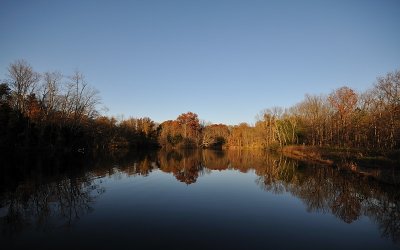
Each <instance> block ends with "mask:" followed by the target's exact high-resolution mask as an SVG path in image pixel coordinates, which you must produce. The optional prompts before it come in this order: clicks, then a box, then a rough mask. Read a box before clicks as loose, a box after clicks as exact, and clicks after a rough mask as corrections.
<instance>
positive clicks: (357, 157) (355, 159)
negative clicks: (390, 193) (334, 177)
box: [279, 145, 400, 184]
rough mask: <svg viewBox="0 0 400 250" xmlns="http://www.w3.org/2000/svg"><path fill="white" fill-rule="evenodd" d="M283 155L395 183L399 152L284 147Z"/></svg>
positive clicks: (399, 164) (398, 168)
mask: <svg viewBox="0 0 400 250" xmlns="http://www.w3.org/2000/svg"><path fill="white" fill-rule="evenodd" d="M279 151H281V152H282V153H283V155H285V156H287V157H289V158H293V159H296V160H300V161H303V162H308V163H310V162H311V163H317V164H323V165H330V166H334V167H337V168H339V169H341V170H349V171H351V172H353V173H356V174H358V175H360V176H364V177H373V178H376V179H379V180H381V181H384V182H388V183H392V184H393V183H396V184H399V181H400V176H398V175H399V170H400V151H398V150H397V151H391V152H380V151H372V150H365V149H355V148H331V147H312V146H297V145H296V146H285V147H283V148H281V149H280V150H279Z"/></svg>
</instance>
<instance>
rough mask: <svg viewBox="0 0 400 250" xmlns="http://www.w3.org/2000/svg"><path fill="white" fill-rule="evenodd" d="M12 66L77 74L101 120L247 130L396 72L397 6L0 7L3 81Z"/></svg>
mask: <svg viewBox="0 0 400 250" xmlns="http://www.w3.org/2000/svg"><path fill="white" fill-rule="evenodd" d="M17 59H25V60H27V61H28V62H29V63H30V64H31V65H32V66H33V67H34V69H35V70H37V71H39V72H43V71H48V70H58V71H61V72H62V73H64V74H71V73H72V72H73V71H74V70H76V69H79V70H81V71H82V72H83V73H84V74H85V75H86V79H87V81H88V82H89V83H90V84H91V85H92V86H94V87H95V88H97V89H98V90H99V91H100V95H101V97H102V102H103V103H104V105H105V106H107V107H108V109H109V111H108V112H107V113H106V114H107V115H118V114H120V115H124V117H125V118H127V117H130V116H133V117H143V116H148V117H150V118H152V119H153V120H155V121H157V122H160V121H164V120H168V119H175V118H176V117H177V116H178V115H179V114H181V113H183V112H187V111H192V112H195V113H197V114H198V115H199V117H200V118H201V119H204V120H206V121H211V122H215V123H219V122H222V123H227V124H236V123H239V122H242V121H244V122H249V123H254V121H255V116H256V114H257V113H259V112H260V111H261V110H263V109H264V108H268V107H272V106H283V107H289V106H292V105H294V104H296V103H298V102H300V101H301V100H302V99H303V98H304V94H306V93H310V94H320V93H329V92H331V91H332V90H334V89H336V88H338V87H341V86H343V85H347V86H349V87H351V88H353V89H355V90H359V91H362V90H366V89H368V88H370V87H372V84H373V83H374V82H375V79H376V77H377V76H379V75H384V74H386V73H387V72H390V71H393V70H396V69H400V1H398V0H394V1H387V0H376V1H367V0H360V1H350V0H332V1H323V0H318V1H250V0H243V1H234V0H227V1H218V0H210V1H204V0H196V1H194V0H193V1H190V0H181V1H172V0H169V1H167V0H160V1H152V0H147V1H144V0H143V1H111V0H110V1H82V0H78V1H72V0H67V1H57V0H55V1H54V0H48V1H34V0H32V1H28V0H25V1H22V0H12V1H7V0H6V1H5V0H1V1H0V79H2V78H6V69H7V67H8V65H9V64H10V63H11V62H14V61H15V60H17Z"/></svg>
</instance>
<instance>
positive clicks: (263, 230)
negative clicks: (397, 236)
mask: <svg viewBox="0 0 400 250" xmlns="http://www.w3.org/2000/svg"><path fill="white" fill-rule="evenodd" d="M116 176H118V177H116ZM256 178H257V176H256V175H255V173H254V171H249V172H248V173H240V172H239V171H235V170H224V171H215V170H213V171H211V173H210V174H205V175H202V176H200V177H199V178H198V179H197V182H196V183H195V184H191V185H187V184H185V183H182V182H178V181H176V179H175V178H174V176H172V175H171V174H168V173H163V172H162V171H160V170H155V171H153V172H152V173H150V174H149V175H148V176H147V177H143V176H135V177H133V176H127V175H126V174H123V173H116V174H114V175H113V176H110V177H104V178H102V181H103V183H102V185H103V186H104V187H105V189H106V190H107V191H106V193H105V194H103V195H102V196H101V197H100V198H99V199H98V200H97V202H96V205H95V207H96V209H95V212H94V213H91V214H89V215H87V216H85V217H84V218H82V220H81V221H80V226H79V232H82V233H84V232H86V231H90V232H93V231H96V230H97V229H98V228H102V230H101V232H97V233H96V234H98V235H99V236H100V235H103V236H102V237H110V235H112V237H115V239H124V238H126V237H128V236H127V235H132V238H135V235H141V234H145V233H146V232H147V233H148V234H149V235H147V236H146V237H144V238H146V239H147V238H148V239H149V240H152V241H153V242H152V243H151V244H150V243H149V244H150V245H152V244H155V245H157V246H158V245H159V244H160V246H162V243H161V242H159V243H157V242H154V241H160V240H161V241H162V240H165V241H168V240H171V239H175V240H177V241H178V242H179V241H182V242H187V244H189V243H190V244H194V246H195V245H196V244H197V243H196V241H197V240H206V239H208V240H210V239H212V240H214V241H216V242H217V243H218V242H220V241H221V239H225V240H228V241H229V243H227V244H228V245H229V246H240V247H246V246H248V247H251V248H253V247H257V246H262V245H264V244H266V246H271V247H272V246H276V247H278V246H279V247H301V246H303V247H306V246H315V247H316V248H325V249H326V248H356V247H361V246H368V247H371V248H379V247H380V248H381V247H382V246H384V247H390V246H392V243H390V242H387V241H385V240H384V239H382V238H381V237H380V234H379V231H378V229H377V228H376V225H374V224H373V223H372V222H371V221H370V220H369V219H368V218H366V217H362V218H360V219H359V220H357V221H355V222H353V223H351V224H347V223H345V222H343V221H341V220H339V219H338V218H336V217H335V216H334V215H332V214H330V213H309V212H307V211H306V206H305V205H304V204H303V203H302V202H301V201H300V200H299V199H298V198H296V197H293V196H292V195H291V194H290V193H287V192H284V193H281V194H274V193H272V192H265V191H264V190H262V189H260V188H259V186H257V185H256V184H255V179H256ZM121 203H122V204H123V206H120V205H118V206H116V204H121ZM152 236H154V238H153V237H152ZM181 237H183V239H181ZM139 238H143V235H142V236H140V237H139ZM139 238H138V239H139ZM156 238H157V239H156ZM245 242H247V243H245ZM185 244H186V243H185ZM185 244H183V245H179V244H178V245H177V246H181V247H182V246H185ZM217 245H218V244H217ZM188 246H191V245H188ZM200 246H202V244H200ZM204 246H209V245H208V243H207V244H205V245H204Z"/></svg>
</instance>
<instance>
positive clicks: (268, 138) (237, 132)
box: [0, 60, 400, 152]
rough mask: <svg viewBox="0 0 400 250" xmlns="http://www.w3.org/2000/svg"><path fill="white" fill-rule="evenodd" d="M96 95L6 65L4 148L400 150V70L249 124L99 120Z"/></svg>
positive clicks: (84, 86) (69, 79) (0, 140)
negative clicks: (365, 85)
mask: <svg viewBox="0 0 400 250" xmlns="http://www.w3.org/2000/svg"><path fill="white" fill-rule="evenodd" d="M99 104H100V96H99V93H98V91H97V90H95V89H94V88H92V87H91V86H90V85H89V84H88V83H87V81H86V80H85V77H84V75H83V74H82V73H81V72H79V71H76V72H74V73H73V74H72V75H70V76H65V75H63V74H62V73H60V72H44V73H38V72H36V71H34V70H33V68H32V66H31V65H30V64H29V63H27V62H26V61H24V60H18V61H16V62H14V63H11V64H10V65H9V67H8V75H7V79H6V80H4V81H3V83H1V84H0V145H2V147H3V150H6V151H7V150H8V151H9V150H18V149H26V148H36V149H43V150H50V151H54V152H56V151H58V152H59V151H60V150H61V151H77V150H80V151H82V150H83V151H84V150H91V151H93V150H96V151H97V150H112V149H115V148H121V147H123V148H149V147H158V146H161V147H165V148H198V147H203V148H269V149H277V148H279V147H283V146H285V145H293V144H302V145H313V146H330V147H352V148H363V149H374V150H396V149H399V145H400V71H395V72H390V73H387V74H386V75H385V76H381V77H378V78H377V81H376V83H375V84H374V85H373V87H372V88H371V89H368V90H366V91H364V92H361V93H357V92H356V91H354V90H353V89H351V88H349V87H346V86H344V87H341V88H338V89H336V90H334V91H332V92H331V93H329V94H327V95H308V94H307V95H305V98H304V100H302V101H301V102H300V103H298V104H296V105H294V106H292V107H289V108H282V107H273V108H269V109H266V110H264V111H262V112H261V113H260V114H259V115H258V116H257V120H256V122H255V124H254V125H250V124H247V123H241V124H238V125H234V126H228V125H225V124H209V123H205V122H201V121H200V119H199V117H198V115H197V114H195V113H192V112H187V113H183V114H181V115H179V116H178V117H177V118H176V119H175V120H168V121H164V122H162V123H161V124H157V123H156V122H154V121H153V120H151V119H150V118H148V117H144V118H129V119H125V120H118V119H116V118H114V117H107V116H104V115H101V112H99V109H98V107H99Z"/></svg>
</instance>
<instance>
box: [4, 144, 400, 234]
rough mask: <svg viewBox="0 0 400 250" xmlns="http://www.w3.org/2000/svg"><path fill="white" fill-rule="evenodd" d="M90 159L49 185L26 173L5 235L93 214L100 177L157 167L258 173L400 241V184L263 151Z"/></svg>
mask: <svg viewBox="0 0 400 250" xmlns="http://www.w3.org/2000/svg"><path fill="white" fill-rule="evenodd" d="M90 164H91V166H92V167H91V168H90V169H86V171H81V172H80V173H78V174H69V175H65V174H64V175H60V176H58V175H56V177H52V181H47V182H44V183H43V181H41V180H40V178H39V180H37V179H35V178H31V179H29V178H28V179H27V181H26V180H25V181H24V182H21V183H23V184H19V185H16V186H15V189H14V190H6V191H4V190H3V191H2V192H0V202H1V204H0V206H1V207H3V208H4V207H6V208H8V212H7V215H6V216H4V217H2V220H1V227H2V230H3V232H4V233H7V234H14V233H16V232H18V231H20V230H22V229H23V228H25V227H27V226H29V225H35V226H36V227H39V228H43V229H46V228H47V227H49V226H52V225H53V224H56V223H62V225H67V226H68V225H71V223H73V221H74V220H75V219H77V218H79V217H80V216H81V215H82V214H85V213H87V212H89V211H90V210H91V202H92V201H93V200H94V199H95V198H96V197H97V196H98V195H99V194H101V193H102V192H104V190H103V189H102V187H101V186H100V185H99V183H100V181H99V179H98V177H103V176H111V175H113V176H115V174H125V175H128V176H136V175H142V176H147V175H149V174H150V173H151V172H152V171H163V172H165V173H170V174H172V175H173V176H174V177H175V178H176V179H177V180H178V181H180V182H183V183H186V184H188V185H189V184H193V183H195V182H196V181H197V180H198V178H199V177H200V176H202V175H205V174H209V173H211V172H212V171H224V170H227V169H229V170H236V171H240V172H243V173H246V172H249V171H252V172H254V173H255V174H256V175H257V178H256V180H255V181H256V183H257V185H259V186H260V187H261V188H262V189H264V190H266V191H269V192H273V193H276V194H281V193H284V192H289V193H291V194H292V195H294V196H295V197H298V198H299V199H300V200H302V201H303V203H304V204H305V205H306V207H307V211H309V212H318V213H331V214H333V215H335V216H336V217H338V218H340V219H341V220H343V221H344V222H346V223H352V222H354V221H356V220H358V219H359V218H360V217H362V216H368V217H369V218H371V219H372V220H373V221H375V222H376V224H377V225H378V227H379V228H380V231H381V233H382V235H383V236H384V237H388V238H391V239H393V240H394V241H397V240H399V239H400V190H399V188H398V186H395V185H389V184H384V183H381V182H379V181H377V180H375V179H369V178H367V177H364V178H363V177H360V176H358V175H355V174H353V173H348V172H343V171H341V170H338V169H335V168H331V167H321V166H318V165H305V164H304V163H298V162H297V161H294V160H290V159H288V158H285V157H283V156H281V155H274V154H269V153H265V152H263V151H240V150H237V151H233V150H232V151H213V150H202V151H201V150H200V151H199V150H192V151H190V150H189V151H162V150H161V151H158V152H151V153H143V154H134V155H131V156H129V155H128V156H125V157H123V158H121V159H110V160H109V161H104V159H103V160H99V162H91V163H90ZM95 177H96V178H95ZM1 193H2V194H1ZM59 218H61V220H60V219H59ZM58 225H59V224H58Z"/></svg>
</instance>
